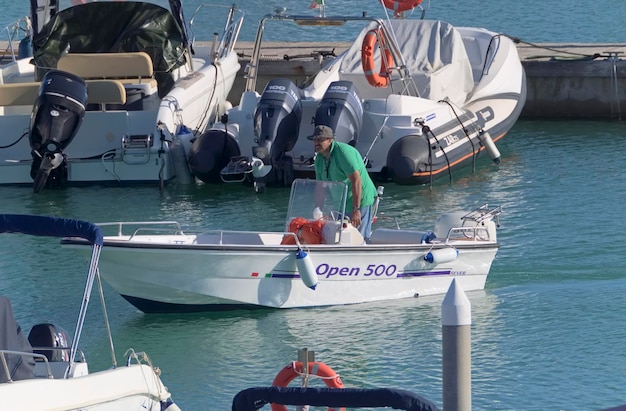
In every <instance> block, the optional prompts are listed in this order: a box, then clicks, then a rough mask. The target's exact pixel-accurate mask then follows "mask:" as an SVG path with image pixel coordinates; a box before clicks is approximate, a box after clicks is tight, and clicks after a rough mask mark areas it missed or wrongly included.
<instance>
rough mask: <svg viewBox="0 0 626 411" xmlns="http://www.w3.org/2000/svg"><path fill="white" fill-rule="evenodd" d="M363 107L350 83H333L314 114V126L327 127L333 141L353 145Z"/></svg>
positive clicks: (359, 125)
mask: <svg viewBox="0 0 626 411" xmlns="http://www.w3.org/2000/svg"><path fill="white" fill-rule="evenodd" d="M362 123H363V106H362V105H361V97H360V96H359V93H358V91H357V89H356V87H355V86H354V84H353V83H352V82H351V81H345V80H341V81H334V82H332V83H331V84H330V85H329V86H328V89H326V92H325V93H324V97H322V101H321V102H320V105H319V107H318V108H317V110H316V112H315V125H316V126H317V125H324V126H329V127H330V128H332V129H333V131H334V132H335V139H336V140H338V141H341V142H344V143H350V144H352V145H354V144H355V143H356V142H357V140H358V138H359V133H360V132H361V124H362Z"/></svg>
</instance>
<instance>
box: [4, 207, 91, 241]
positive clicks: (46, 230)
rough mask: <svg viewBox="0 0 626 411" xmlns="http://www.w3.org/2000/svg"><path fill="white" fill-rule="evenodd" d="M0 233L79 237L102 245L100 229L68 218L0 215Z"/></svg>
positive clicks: (85, 222)
mask: <svg viewBox="0 0 626 411" xmlns="http://www.w3.org/2000/svg"><path fill="white" fill-rule="evenodd" d="M0 233H22V234H28V235H37V236H47V237H80V238H84V239H85V240H87V241H89V243H91V244H97V245H100V246H101V245H102V243H103V234H102V230H101V229H100V227H98V226H97V225H95V224H92V223H89V222H87V221H81V220H74V219H70V218H61V217H49V216H39V215H26V214H0Z"/></svg>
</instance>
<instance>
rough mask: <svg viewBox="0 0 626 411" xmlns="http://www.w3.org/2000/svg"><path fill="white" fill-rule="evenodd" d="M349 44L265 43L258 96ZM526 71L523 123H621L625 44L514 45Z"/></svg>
mask: <svg viewBox="0 0 626 411" xmlns="http://www.w3.org/2000/svg"><path fill="white" fill-rule="evenodd" d="M349 46H350V43H333V42H316V43H310V42H291V43H264V47H263V51H262V53H261V62H260V65H259V76H258V81H257V86H256V89H257V91H262V90H263V88H264V87H265V84H267V82H268V81H269V80H270V79H272V78H277V77H284V78H289V79H291V80H292V81H294V82H295V83H296V84H301V83H303V82H304V81H306V80H307V78H309V77H311V76H313V75H314V74H315V73H316V72H317V71H318V70H319V69H320V68H321V67H322V66H323V65H324V63H326V61H327V60H326V59H327V58H329V57H330V56H332V55H337V54H339V53H341V52H342V51H343V50H345V49H346V48H347V47H349ZM252 47H253V43H252V42H239V43H238V44H237V47H236V49H237V52H238V54H239V56H240V61H241V65H242V70H241V72H240V73H239V74H240V75H239V76H238V78H237V80H236V83H235V86H234V87H233V90H232V91H231V94H230V96H229V99H230V101H231V102H232V103H233V104H235V105H236V104H237V103H238V101H239V95H241V92H242V91H243V90H244V88H245V82H246V80H245V78H244V76H243V75H244V67H245V66H246V64H247V63H248V62H249V58H250V56H251V54H252ZM518 51H519V55H520V59H521V60H522V65H523V66H524V69H525V70H526V78H527V84H528V95H527V98H526V104H525V106H524V110H523V111H522V115H521V117H522V118H559V119H577V118H584V119H610V120H621V119H626V60H621V59H620V57H621V56H624V55H626V44H607V43H591V44H562V43H558V44H556V43H535V44H531V43H518Z"/></svg>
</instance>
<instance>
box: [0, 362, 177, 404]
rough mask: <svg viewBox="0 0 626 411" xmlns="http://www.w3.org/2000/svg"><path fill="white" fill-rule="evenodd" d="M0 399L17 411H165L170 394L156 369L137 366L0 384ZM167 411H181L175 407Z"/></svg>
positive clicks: (141, 365)
mask: <svg viewBox="0 0 626 411" xmlns="http://www.w3.org/2000/svg"><path fill="white" fill-rule="evenodd" d="M38 365H39V364H38ZM95 387H97V389H94V388H95ZM34 394H36V395H34ZM0 397H1V398H2V403H3V404H5V405H6V404H11V407H10V409H11V410H15V411H18V410H24V411H32V410H42V411H43V410H46V411H53V410H58V411H67V410H90V411H92V410H93V411H108V410H111V411H113V410H115V411H117V410H137V411H143V410H153V411H162V410H165V409H166V408H164V407H163V406H164V405H166V404H167V403H168V400H169V399H170V394H169V392H168V391H167V388H165V386H164V385H163V383H162V382H161V380H160V378H159V376H158V375H157V374H156V373H155V370H154V369H152V368H151V367H149V366H148V365H145V364H136V365H131V366H128V367H127V366H122V367H118V368H115V369H109V370H105V371H99V372H95V373H93V374H89V375H85V376H81V377H77V378H68V379H63V378H61V379H52V380H50V379H47V378H35V379H29V380H21V381H14V382H12V383H4V384H0ZM168 409H169V410H171V411H174V410H175V409H178V408H177V407H176V406H175V405H172V406H171V408H168Z"/></svg>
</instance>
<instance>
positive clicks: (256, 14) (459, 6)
mask: <svg viewBox="0 0 626 411" xmlns="http://www.w3.org/2000/svg"><path fill="white" fill-rule="evenodd" d="M151 2H153V3H157V4H161V5H165V4H167V2H166V0H154V1H151ZM183 3H184V7H185V10H186V11H185V16H186V17H187V19H189V18H191V15H192V14H193V12H194V11H195V10H196V8H197V7H198V6H199V5H200V4H207V3H211V4H221V5H224V6H230V5H232V4H233V3H234V4H237V6H238V7H239V8H241V9H242V10H244V11H245V13H246V18H245V21H246V24H245V27H244V28H243V29H242V31H241V35H240V40H243V41H253V40H254V36H255V34H256V29H257V25H258V22H259V20H260V19H261V18H262V17H263V16H264V15H266V14H268V13H271V12H272V11H273V10H274V8H275V7H285V8H286V9H287V10H288V12H290V13H292V14H307V13H316V11H310V10H309V9H308V6H309V4H311V1H310V0H270V1H262V2H261V1H252V0H243V1H239V2H237V1H230V0H211V1H203V0H185V1H183ZM429 3H430V9H429V10H428V12H427V14H426V16H427V17H428V18H432V19H441V20H446V21H448V22H450V23H452V24H455V25H457V26H475V27H476V26H478V27H486V28H488V29H490V30H493V31H496V32H501V33H505V34H508V35H511V36H515V37H519V38H521V39H522V40H524V41H528V42H565V43H571V42H574V43H596V42H603V43H610V42H625V41H626V38H625V36H624V30H623V22H624V21H625V20H626V7H625V6H624V4H623V3H622V2H621V1H618V0H597V1H592V2H582V3H581V2H580V1H575V0H561V1H556V0H549V1H543V2H531V3H529V2H523V1H515V0H498V1H497V2H471V1H465V2H462V1H456V0H432V1H431V0H424V2H423V3H422V4H423V5H424V6H425V7H426V6H427V5H428V4H429ZM65 4H68V5H69V0H61V5H62V6H63V7H65V6H64V5H65ZM0 10H2V11H3V13H2V16H0V27H5V26H6V25H8V24H10V23H12V22H13V21H15V20H16V19H17V18H21V17H23V16H26V15H28V14H29V13H30V8H29V2H27V1H21V2H19V4H16V3H15V2H14V1H12V0H0ZM361 12H367V13H368V14H369V15H372V16H383V15H384V14H383V11H382V8H381V6H380V4H379V2H378V1H376V0H326V14H327V15H337V14H355V13H357V14H360V13H361ZM412 17H418V16H417V12H416V13H414V15H413V16H412ZM104 23H105V21H103V24H104ZM221 24H222V20H221V19H219V18H218V19H217V20H209V19H207V18H202V19H200V20H198V24H197V25H196V29H195V30H194V31H195V32H196V34H197V37H198V39H200V40H210V39H211V38H212V37H211V36H212V33H213V32H214V31H215V30H218V29H219V28H220V27H221ZM310 33H313V35H315V36H319V31H312V32H311V31H307V30H304V29H303V28H301V27H300V28H297V27H291V26H290V27H287V26H285V27H283V26H282V25H275V26H272V28H271V29H270V28H268V30H267V31H266V38H267V39H272V40H310V41H315V40H316V38H315V37H311V34H310ZM315 33H317V34H315ZM332 33H333V34H332V36H333V39H337V40H340V39H341V40H347V39H350V37H349V33H351V31H350V30H347V31H346V34H345V36H343V38H341V37H342V36H340V35H339V36H338V37H335V36H336V31H333V32H332ZM317 39H318V40H319V38H317ZM0 40H4V38H1V39H0ZM327 40H328V39H327V38H325V39H324V41H327Z"/></svg>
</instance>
